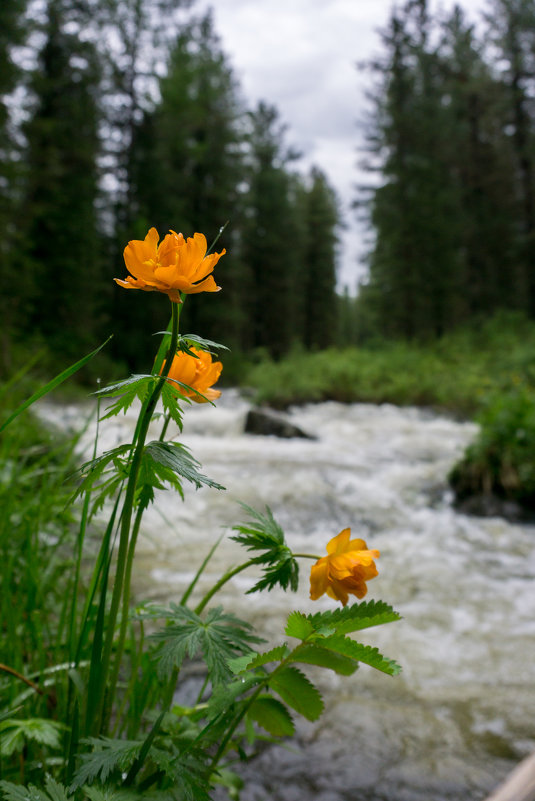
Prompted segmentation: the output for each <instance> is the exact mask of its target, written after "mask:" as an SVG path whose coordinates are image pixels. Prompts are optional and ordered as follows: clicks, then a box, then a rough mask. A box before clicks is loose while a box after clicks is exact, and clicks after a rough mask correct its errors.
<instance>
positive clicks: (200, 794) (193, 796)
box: [143, 749, 210, 801]
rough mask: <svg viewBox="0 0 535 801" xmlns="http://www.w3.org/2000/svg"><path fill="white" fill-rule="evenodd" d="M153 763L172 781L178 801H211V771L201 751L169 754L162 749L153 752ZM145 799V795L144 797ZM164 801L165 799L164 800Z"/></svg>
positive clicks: (166, 796)
mask: <svg viewBox="0 0 535 801" xmlns="http://www.w3.org/2000/svg"><path fill="white" fill-rule="evenodd" d="M151 759H152V761H153V762H154V763H155V764H156V765H157V766H158V767H159V768H160V770H163V772H164V773H165V774H166V775H167V776H168V777H169V778H170V779H172V782H173V791H172V795H169V793H167V794H166V795H164V796H163V798H165V799H169V798H173V799H177V801H179V800H180V801H210V795H209V792H208V791H209V789H210V782H209V770H208V767H207V763H206V759H205V758H204V754H202V752H201V751H200V749H196V751H194V752H193V751H191V750H190V751H188V753H184V754H169V753H167V752H166V751H163V750H161V749H155V750H153V751H151ZM143 797H145V795H144V796H143ZM162 801H163V799H162Z"/></svg>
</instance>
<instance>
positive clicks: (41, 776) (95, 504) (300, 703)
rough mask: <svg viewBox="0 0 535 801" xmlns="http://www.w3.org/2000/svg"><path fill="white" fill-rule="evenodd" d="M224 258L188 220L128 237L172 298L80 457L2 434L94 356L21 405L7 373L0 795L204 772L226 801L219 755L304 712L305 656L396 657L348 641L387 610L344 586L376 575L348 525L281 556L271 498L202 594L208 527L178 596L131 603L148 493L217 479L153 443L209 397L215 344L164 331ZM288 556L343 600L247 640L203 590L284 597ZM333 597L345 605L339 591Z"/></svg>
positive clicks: (179, 796)
mask: <svg viewBox="0 0 535 801" xmlns="http://www.w3.org/2000/svg"><path fill="white" fill-rule="evenodd" d="M224 255H225V253H224V251H221V252H219V253H215V252H213V253H207V242H206V238H205V237H204V235H202V234H199V233H196V234H195V236H194V237H191V238H188V239H185V238H184V237H183V236H182V235H181V234H180V235H179V234H176V233H169V234H167V235H166V236H165V238H164V239H163V240H162V242H161V243H159V237H158V234H157V232H156V230H155V229H154V228H151V229H150V230H149V232H148V234H147V236H146V237H145V239H144V240H135V241H131V242H129V244H128V247H127V249H126V251H125V264H126V269H127V270H128V272H129V273H130V275H129V276H127V278H126V279H125V280H123V279H119V283H120V285H121V286H122V287H124V288H126V289H145V288H146V287H147V286H149V287H153V288H154V291H155V292H157V293H158V297H159V298H160V300H162V295H165V296H167V297H166V300H167V299H168V300H169V301H170V305H171V309H170V311H171V320H170V323H169V325H168V329H167V331H163V332H161V333H162V336H161V340H160V343H159V345H158V344H156V346H155V347H156V349H157V352H156V355H155V358H154V361H153V366H152V370H151V372H150V373H149V374H144V375H136V376H132V377H131V378H127V379H125V380H123V381H120V382H116V383H113V384H112V385H110V386H107V387H103V388H102V389H100V390H99V391H98V397H99V399H100V398H103V399H106V400H107V401H109V405H108V407H107V408H106V411H105V414H103V415H101V416H100V419H99V423H100V425H107V424H108V423H107V421H108V419H109V418H110V417H114V416H117V415H119V414H122V413H123V412H125V411H126V410H127V409H129V408H130V407H132V406H134V408H137V411H138V417H137V423H136V425H135V426H134V428H133V430H132V432H131V441H127V442H122V443H119V444H116V445H115V447H113V448H112V449H111V450H107V451H104V452H102V453H100V452H99V450H100V449H99V447H98V437H99V427H98V426H97V427H96V428H95V433H94V447H93V453H92V458H89V459H88V460H87V461H85V462H84V464H83V465H81V466H80V467H79V468H78V469H75V465H74V458H73V454H74V447H75V445H76V442H77V438H76V437H74V438H68V437H67V438H65V437H64V436H63V435H60V436H59V437H58V443H57V444H55V445H52V440H51V441H50V443H48V442H47V441H46V435H45V434H44V432H43V431H42V430H41V429H40V428H39V427H38V426H36V425H35V423H34V422H33V421H32V420H31V418H29V420H30V422H29V424H28V423H27V424H26V425H24V426H22V427H21V428H20V430H21V431H22V432H23V433H22V434H21V435H18V434H17V432H18V430H19V428H18V426H19V424H20V422H21V416H22V415H24V414H27V412H28V409H29V408H31V405H32V404H33V403H34V402H35V401H36V400H38V399H40V398H41V397H43V396H44V395H45V394H47V392H48V391H50V390H52V389H53V388H55V387H56V386H57V385H58V383H59V381H60V380H65V379H66V378H67V377H69V376H70V375H71V374H73V373H74V371H76V370H77V369H79V368H81V367H82V366H84V364H85V363H86V362H87V359H88V358H91V357H92V356H94V355H96V353H97V351H95V352H94V353H92V354H90V355H89V356H88V357H83V358H82V359H80V360H79V361H78V362H76V363H75V364H74V365H73V366H71V367H70V368H67V369H66V370H65V371H64V372H63V373H62V375H61V376H58V377H56V378H55V379H52V381H50V382H49V383H48V384H47V385H46V386H45V387H44V388H42V389H40V390H39V391H37V392H36V393H34V394H33V395H32V396H31V397H30V398H28V399H26V400H25V401H24V402H23V403H22V404H18V405H17V404H16V402H15V401H14V392H13V389H14V388H15V387H16V386H17V382H16V379H15V378H14V379H13V381H12V382H11V384H10V385H8V386H7V387H6V388H5V392H4V394H3V398H4V408H0V411H3V412H4V415H3V417H2V418H0V433H4V434H5V437H4V438H3V439H2V448H3V450H2V452H1V453H0V456H1V457H2V461H1V462H0V464H2V471H1V472H0V499H1V500H2V501H3V522H2V526H1V527H0V551H1V553H2V555H3V557H4V564H3V570H2V600H1V607H0V608H1V611H2V617H1V619H0V646H1V647H2V651H1V653H2V660H0V794H1V795H2V797H3V798H4V799H6V801H32V799H35V798H39V799H42V801H70V800H72V801H110V799H114V798H122V799H125V801H139V799H142V798H147V797H151V798H155V799H161V801H164V800H165V801H167V800H168V799H175V801H210V798H211V797H212V790H213V788H214V787H215V785H223V786H225V787H226V788H227V789H228V791H229V797H230V798H237V797H238V795H239V793H238V791H239V788H240V786H241V783H240V778H239V775H238V774H237V773H236V772H235V770H234V764H235V763H237V762H239V761H241V760H243V759H246V758H248V756H252V755H253V754H254V751H255V744H256V742H257V741H258V740H259V739H260V738H262V739H266V737H267V738H268V739H269V740H271V741H276V739H277V738H280V737H289V736H291V735H293V734H294V733H295V724H294V716H295V715H296V714H298V715H302V716H304V717H305V718H306V719H307V720H309V721H316V720H317V719H318V718H319V717H320V715H321V714H322V711H323V708H324V703H323V700H322V696H321V693H320V692H319V690H318V689H317V687H316V686H315V685H314V684H313V683H312V681H311V680H310V678H309V677H308V676H307V674H306V673H305V672H303V669H302V668H303V666H307V665H314V666H316V667H317V668H323V669H328V670H332V671H334V672H335V673H338V674H339V675H341V676H350V675H352V674H353V673H355V671H356V670H357V668H358V667H359V664H360V663H364V664H367V665H369V666H370V667H373V668H375V669H377V670H379V671H381V672H383V673H386V674H388V675H391V676H394V675H396V674H397V673H398V672H399V669H400V668H399V666H398V665H397V663H396V662H394V661H393V660H390V659H388V658H387V657H384V656H383V655H382V654H381V653H379V651H378V649H377V648H373V647H371V646H369V645H365V644H363V643H359V642H357V641H356V640H355V639H353V638H352V637H351V636H349V635H351V634H353V633H355V632H357V631H361V630H362V629H366V628H368V627H370V626H377V625H382V624H385V623H389V622H394V621H397V620H398V619H399V615H398V614H397V613H395V612H394V611H393V609H392V608H391V607H390V606H388V605H387V604H386V603H383V602H382V601H372V602H369V603H367V602H365V601H361V599H362V598H364V596H365V595H366V593H367V582H368V581H371V580H372V579H373V578H375V576H377V567H376V564H375V559H377V558H378V557H379V556H380V553H379V551H378V550H376V549H368V547H367V545H366V543H365V542H364V540H362V539H356V538H354V539H351V531H350V528H349V527H347V528H344V529H343V530H342V531H341V532H340V533H339V534H338V535H336V536H332V537H331V538H330V540H329V542H328V543H327V555H325V556H320V555H317V554H311V553H296V552H293V551H292V550H291V548H290V546H289V545H288V544H287V542H286V540H285V535H284V532H283V530H282V529H281V527H280V526H279V524H278V523H277V521H276V520H275V519H274V517H273V515H272V513H271V511H270V510H269V508H266V509H265V511H264V512H258V511H256V510H254V509H253V508H251V507H249V506H245V505H243V504H242V506H243V509H242V511H243V514H244V516H246V517H247V520H246V521H245V522H244V523H242V524H241V525H236V526H234V528H233V534H232V539H233V540H235V541H236V542H237V543H239V544H240V545H242V546H243V548H244V550H246V551H247V556H246V558H245V559H244V561H243V562H242V563H241V564H239V565H238V566H236V565H234V566H229V568H228V569H227V570H223V572H222V573H221V574H220V576H219V577H218V579H217V580H216V581H215V583H213V585H212V586H211V587H210V588H209V589H208V591H206V590H200V589H199V587H198V583H199V579H200V578H201V576H202V574H203V572H204V569H205V568H206V566H207V564H208V562H209V561H210V559H211V557H212V555H213V553H214V552H215V550H216V548H217V546H218V544H219V541H218V540H217V539H214V542H213V543H212V544H211V545H210V547H209V549H208V553H198V554H196V558H194V560H193V562H194V563H193V564H192V565H190V566H189V567H190V568H191V572H190V576H191V577H190V579H189V583H187V584H186V585H185V586H183V587H182V588H181V592H182V595H181V597H179V599H177V601H176V602H174V603H170V604H169V605H165V606H162V605H159V604H155V603H150V602H138V603H137V604H136V605H135V606H134V602H133V598H132V589H133V588H132V570H133V564H134V558H135V553H136V545H137V541H138V535H139V533H140V530H141V528H142V523H143V517H144V514H145V512H146V511H147V509H148V508H149V507H151V506H152V505H153V504H157V501H158V498H159V495H158V492H157V491H159V492H161V491H172V492H176V493H177V495H178V496H179V497H180V498H181V499H182V500H186V494H185V486H186V485H193V487H194V488H195V489H197V490H202V489H204V490H205V491H206V489H208V488H210V489H212V490H214V491H217V492H219V491H223V490H224V489H225V487H224V486H222V485H221V484H219V483H218V482H216V481H214V480H212V479H210V478H209V477H207V476H206V475H204V474H203V473H202V472H201V470H200V468H201V465H200V463H199V462H198V461H197V460H196V459H195V457H194V456H193V454H192V453H191V452H190V450H189V449H188V447H187V446H186V445H185V444H183V443H181V442H180V441H179V440H177V438H176V436H175V435H174V434H173V437H172V438H171V439H169V440H168V439H166V434H167V430H168V426H169V423H170V422H171V421H173V422H174V423H175V425H177V426H178V428H179V430H181V429H182V420H183V416H184V414H186V413H187V407H188V406H189V405H191V404H192V403H207V404H210V403H212V402H213V401H215V400H217V399H218V397H219V396H220V391H219V390H218V389H214V386H213V385H214V384H215V383H216V382H217V381H218V379H219V376H220V373H221V369H222V364H221V362H219V361H215V358H214V356H213V353H214V351H215V350H222V351H224V350H225V348H224V346H223V345H218V344H217V343H215V342H213V341H211V340H205V339H203V338H202V337H200V336H195V337H194V336H193V335H185V336H183V335H181V334H180V331H179V319H180V312H181V310H182V308H183V307H184V303H185V300H186V298H187V296H188V295H189V294H198V293H201V292H205V293H208V294H209V295H211V294H212V293H214V292H216V291H217V290H218V287H217V286H216V283H215V281H214V277H213V276H212V274H211V273H212V271H213V269H214V267H215V266H216V264H217V262H218V260H219V259H220V258H221V257H222V256H224ZM128 294H129V295H130V294H132V293H131V292H129V293H128ZM142 294H143V295H145V293H142ZM19 377H22V376H19ZM159 403H161V404H162V407H163V414H162V413H161V412H159V411H157V407H158V404H159ZM13 407H15V408H13ZM22 419H24V418H22ZM151 424H152V425H160V436H159V438H158V439H157V440H152V441H149V436H148V435H149V428H150V426H151ZM66 472H67V473H68V474H69V475H68V476H66ZM73 476H74V477H75V479H74V481H73ZM66 478H67V481H66V482H65V479H66ZM64 482H65V483H64ZM73 489H74V492H73ZM67 493H70V497H67ZM71 509H72V510H73V511H72V512H71V511H70V510H71ZM67 510H68V511H67ZM92 523H95V525H96V536H94V537H92V536H91V525H92ZM189 558H190V559H191V556H190V557H189ZM302 560H305V563H306V560H313V562H314V563H315V564H314V565H313V567H312V572H311V577H310V582H311V585H310V586H311V589H310V597H311V599H312V600H317V599H319V598H320V597H321V596H322V595H324V594H325V593H326V594H327V595H328V596H329V597H330V598H331V599H333V600H337V601H340V602H341V604H342V607H343V609H341V610H335V611H330V610H329V611H318V612H315V613H313V614H305V613H303V612H300V611H298V610H296V611H293V612H291V613H290V615H289V616H288V617H287V620H286V626H285V628H284V634H285V635H286V637H287V638H289V639H288V640H286V641H284V642H283V643H281V644H279V645H277V646H276V647H271V646H272V645H273V644H272V643H268V644H267V645H266V646H264V640H263V639H262V638H260V637H259V636H258V635H257V634H256V633H255V630H254V628H253V626H252V625H251V624H250V623H249V622H248V621H247V620H243V619H241V618H238V617H237V616H236V615H234V614H232V613H228V612H225V611H224V609H223V608H222V606H221V605H215V604H216V603H217V601H215V602H214V601H213V599H214V597H215V596H217V593H219V592H220V590H221V589H222V588H223V587H224V586H225V585H226V584H227V582H228V581H230V580H231V579H232V578H233V577H234V576H236V575H237V574H238V573H240V572H242V571H243V570H245V569H249V568H251V569H253V570H256V573H257V576H256V582H255V584H254V585H253V586H252V587H251V588H250V589H249V590H248V591H247V592H248V593H254V592H260V591H264V592H269V591H270V590H272V589H273V588H274V587H279V588H281V589H283V590H287V591H294V592H296V591H297V590H298V577H299V569H300V563H301V562H302ZM188 572H189V571H188ZM349 595H353V596H355V597H356V598H358V599H359V602H358V603H353V604H351V605H348V600H349ZM281 623H282V621H281ZM266 648H267V650H266ZM192 660H194V661H195V663H196V665H197V666H198V667H200V669H201V677H200V679H199V681H198V682H197V686H196V689H195V693H194V696H193V698H192V699H191V700H190V702H189V703H188V704H185V702H184V700H183V699H181V701H180V702H179V700H178V697H177V693H178V692H179V689H180V687H181V684H182V680H183V675H182V669H183V666H184V665H185V664H187V663H188V662H191V661H192ZM298 665H299V667H298ZM305 669H306V667H305Z"/></svg>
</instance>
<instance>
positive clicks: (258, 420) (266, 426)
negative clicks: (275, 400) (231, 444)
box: [244, 409, 317, 439]
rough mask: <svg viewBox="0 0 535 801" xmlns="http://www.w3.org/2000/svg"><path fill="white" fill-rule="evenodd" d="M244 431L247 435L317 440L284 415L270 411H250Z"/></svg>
mask: <svg viewBox="0 0 535 801" xmlns="http://www.w3.org/2000/svg"><path fill="white" fill-rule="evenodd" d="M244 430H245V433H246V434H259V435H260V436H264V437H282V438H284V439H290V438H292V437H300V438H301V439H317V437H314V436H312V434H307V432H306V431H303V429H302V428H299V426H296V425H294V423H292V422H291V421H290V420H288V418H287V417H285V416H284V415H282V414H277V413H276V412H273V411H271V410H270V409H250V410H249V411H248V413H247V417H246V419H245V428H244Z"/></svg>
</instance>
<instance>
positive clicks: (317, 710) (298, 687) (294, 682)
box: [268, 666, 323, 720]
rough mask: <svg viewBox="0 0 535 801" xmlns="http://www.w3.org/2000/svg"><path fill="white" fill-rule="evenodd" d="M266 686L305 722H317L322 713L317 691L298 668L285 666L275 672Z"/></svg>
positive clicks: (321, 703) (321, 702) (319, 696)
mask: <svg viewBox="0 0 535 801" xmlns="http://www.w3.org/2000/svg"><path fill="white" fill-rule="evenodd" d="M268 684H269V686H270V687H271V688H272V689H273V690H275V692H276V693H277V694H278V695H280V697H281V698H282V700H283V701H285V702H286V703H287V704H288V706H291V707H292V709H295V711H296V712H299V714H300V715H303V717H305V718H307V720H317V719H318V718H319V716H320V715H321V713H322V712H323V701H322V698H321V695H320V693H319V691H318V690H317V689H316V687H315V686H314V685H313V684H312V682H311V681H310V680H309V679H307V677H306V676H305V674H304V673H301V671H300V670H299V669H298V668H295V667H288V666H285V667H283V668H281V669H280V670H276V671H275V672H274V673H273V674H272V675H271V676H270V677H269V681H268Z"/></svg>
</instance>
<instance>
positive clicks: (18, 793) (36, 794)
mask: <svg viewBox="0 0 535 801" xmlns="http://www.w3.org/2000/svg"><path fill="white" fill-rule="evenodd" d="M0 790H1V791H2V798H4V799H5V801H70V799H71V798H72V795H70V794H67V788H66V787H64V786H63V785H62V784H58V782H57V781H55V780H54V779H53V778H52V777H51V776H47V777H46V779H45V789H44V790H42V789H38V788H37V787H35V786H34V785H33V784H30V785H28V787H22V786H21V785H20V784H12V783H11V782H6V781H0Z"/></svg>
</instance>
